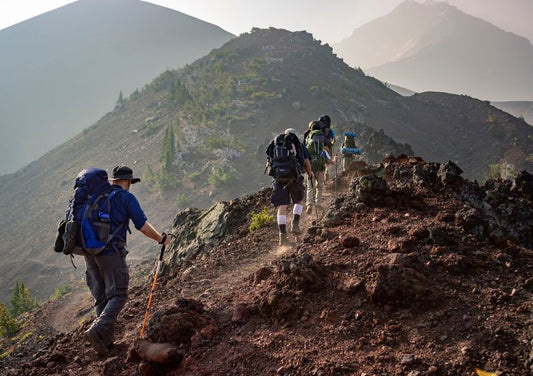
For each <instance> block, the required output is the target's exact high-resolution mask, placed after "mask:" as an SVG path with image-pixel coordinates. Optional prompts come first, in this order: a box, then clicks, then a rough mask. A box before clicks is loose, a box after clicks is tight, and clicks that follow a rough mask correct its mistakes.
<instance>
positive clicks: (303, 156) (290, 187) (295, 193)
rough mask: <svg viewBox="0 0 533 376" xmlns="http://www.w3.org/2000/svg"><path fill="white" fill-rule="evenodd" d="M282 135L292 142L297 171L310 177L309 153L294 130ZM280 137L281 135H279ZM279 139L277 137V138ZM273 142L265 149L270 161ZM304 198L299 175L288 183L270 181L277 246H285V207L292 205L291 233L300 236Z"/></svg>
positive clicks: (303, 187) (301, 178) (272, 155)
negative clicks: (277, 237)
mask: <svg viewBox="0 0 533 376" xmlns="http://www.w3.org/2000/svg"><path fill="white" fill-rule="evenodd" d="M284 134H285V135H286V136H287V137H288V138H291V139H293V140H294V148H295V156H296V159H297V162H298V164H299V167H300V168H299V171H301V170H302V168H303V169H304V170H305V172H306V173H307V175H308V176H310V177H312V176H313V172H312V171H311V164H310V162H309V153H308V152H307V149H306V148H305V147H304V145H303V144H301V143H300V141H299V140H298V136H297V135H296V130H294V129H293V128H288V129H286V130H285V132H284ZM280 136H281V135H280ZM278 137H279V136H278ZM274 147H275V144H274V141H272V142H271V143H270V145H269V146H268V148H267V151H266V153H267V156H268V158H269V159H270V160H271V159H273V158H274ZM304 198H305V186H304V178H303V175H302V174H301V173H300V174H299V175H298V177H297V178H296V179H294V180H292V181H290V182H289V183H286V182H279V181H277V180H276V179H274V180H273V181H272V196H271V198H270V201H271V202H272V204H273V205H274V206H275V207H277V223H278V229H279V245H287V244H288V239H287V206H288V205H290V204H294V207H293V217H292V223H291V232H292V233H294V234H300V233H301V230H300V227H299V221H300V217H301V215H302V211H303V206H302V201H303V200H304Z"/></svg>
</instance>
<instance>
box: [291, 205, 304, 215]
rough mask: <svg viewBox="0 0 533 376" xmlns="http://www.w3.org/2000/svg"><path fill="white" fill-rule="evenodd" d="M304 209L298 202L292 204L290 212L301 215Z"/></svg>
mask: <svg viewBox="0 0 533 376" xmlns="http://www.w3.org/2000/svg"><path fill="white" fill-rule="evenodd" d="M303 210H304V207H303V206H302V205H300V204H295V205H294V209H293V210H292V212H293V213H294V214H296V215H301V214H302V211H303Z"/></svg>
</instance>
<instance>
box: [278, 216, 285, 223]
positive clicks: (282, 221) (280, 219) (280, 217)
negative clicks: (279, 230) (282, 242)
mask: <svg viewBox="0 0 533 376" xmlns="http://www.w3.org/2000/svg"><path fill="white" fill-rule="evenodd" d="M286 224H287V216H286V215H278V225H286Z"/></svg>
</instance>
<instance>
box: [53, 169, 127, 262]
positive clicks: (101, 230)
mask: <svg viewBox="0 0 533 376" xmlns="http://www.w3.org/2000/svg"><path fill="white" fill-rule="evenodd" d="M119 191H120V190H116V189H113V188H112V187H111V184H110V183H109V180H108V178H107V172H106V171H105V170H102V169H99V168H94V167H90V168H87V169H84V170H82V171H81V172H80V173H79V174H78V176H77V177H76V181H75V184H74V193H73V194H72V196H71V198H70V200H69V204H68V207H67V211H66V216H65V219H64V220H63V221H62V222H63V226H62V222H60V225H59V227H58V231H59V232H61V231H62V232H63V234H62V235H61V240H62V241H63V247H62V249H61V244H59V245H58V244H57V241H56V246H55V247H54V249H55V251H56V252H60V251H61V252H63V253H64V254H66V255H71V254H77V255H87V254H89V255H96V254H98V253H100V252H101V251H102V250H103V249H104V248H105V247H106V246H107V245H108V244H109V242H110V241H111V240H112V239H113V237H114V236H115V235H116V234H117V232H118V230H120V228H121V227H122V226H123V225H122V224H121V225H120V226H118V228H117V229H116V230H115V231H114V232H113V233H110V229H111V218H112V212H111V200H113V198H114V197H115V195H116V194H117V192H119ZM61 227H63V229H61ZM58 237H59V236H58ZM59 243H61V242H59Z"/></svg>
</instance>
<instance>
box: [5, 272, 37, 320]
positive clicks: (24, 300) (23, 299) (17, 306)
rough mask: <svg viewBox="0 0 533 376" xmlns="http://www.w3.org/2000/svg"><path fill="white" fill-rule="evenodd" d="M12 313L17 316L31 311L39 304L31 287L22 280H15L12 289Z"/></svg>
mask: <svg viewBox="0 0 533 376" xmlns="http://www.w3.org/2000/svg"><path fill="white" fill-rule="evenodd" d="M10 303H11V315H12V316H13V317H17V316H18V315H20V314H21V313H24V312H27V311H31V310H32V309H34V308H36V307H38V306H39V303H38V302H37V300H36V299H34V298H32V296H31V293H30V289H29V288H27V287H26V286H25V285H24V282H22V281H18V280H17V281H15V284H14V286H13V290H12V291H11V298H10Z"/></svg>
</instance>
